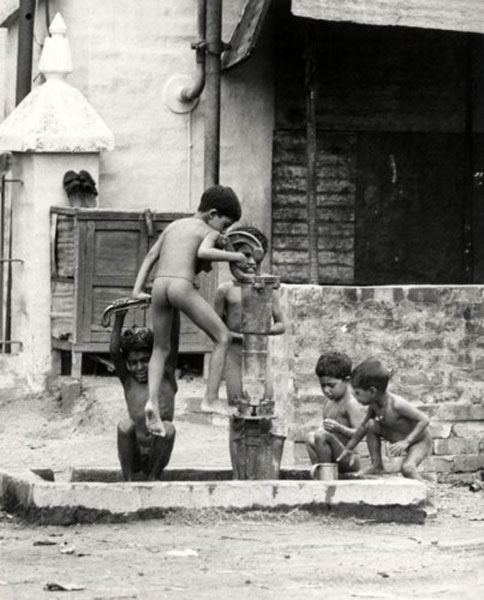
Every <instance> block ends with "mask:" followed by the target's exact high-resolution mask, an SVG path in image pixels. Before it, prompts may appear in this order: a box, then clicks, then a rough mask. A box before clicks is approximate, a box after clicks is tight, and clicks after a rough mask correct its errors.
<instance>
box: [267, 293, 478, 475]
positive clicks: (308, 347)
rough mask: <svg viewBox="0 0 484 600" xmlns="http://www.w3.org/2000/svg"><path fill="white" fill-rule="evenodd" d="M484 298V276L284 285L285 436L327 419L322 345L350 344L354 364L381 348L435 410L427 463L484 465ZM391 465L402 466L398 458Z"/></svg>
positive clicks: (280, 348)
mask: <svg viewBox="0 0 484 600" xmlns="http://www.w3.org/2000/svg"><path fill="white" fill-rule="evenodd" d="M483 298H484V286H446V287H441V286H435V287H414V286H409V287H402V286H399V287H374V288H371V287H366V288H358V287H322V286H310V285H300V286H298V285H283V286H282V289H281V301H282V307H283V310H284V313H285V315H286V319H287V323H288V327H287V333H286V334H285V336H283V338H284V339H276V338H274V339H273V340H271V344H272V360H273V375H274V382H275V393H276V401H277V406H278V409H277V410H278V414H279V420H280V422H281V424H284V428H285V431H286V434H287V435H288V438H289V439H290V440H293V441H297V440H300V439H301V438H302V436H303V434H304V433H305V432H306V431H308V430H310V429H311V428H313V427H315V426H316V425H317V424H318V423H320V420H321V404H320V402H321V391H320V389H319V383H318V380H317V378H316V375H315V373H314V367H315V364H316V361H317V359H318V356H319V354H320V353H321V352H323V351H326V350H329V349H335V350H339V351H343V352H346V353H347V354H348V355H349V356H350V357H351V358H352V360H353V364H355V365H356V364H357V363H358V362H360V361H362V360H364V359H365V358H368V357H369V356H377V357H379V358H380V359H382V360H383V361H385V362H386V364H387V365H388V366H390V367H391V368H394V369H395V374H394V376H393V377H392V380H391V382H390V386H391V387H390V389H391V390H392V391H394V392H395V393H397V394H401V395H402V396H404V397H405V398H407V399H408V400H410V401H411V402H412V403H413V404H415V406H418V407H419V408H422V410H424V411H425V412H427V414H428V415H429V416H430V418H431V432H432V436H433V438H434V442H433V453H432V456H431V457H430V458H429V459H428V460H427V461H426V462H425V464H424V466H423V468H424V470H426V471H432V470H435V471H436V472H437V473H438V476H439V480H440V481H449V482H452V481H455V480H464V481H466V480H470V479H472V477H473V475H472V473H473V472H475V471H476V470H478V469H482V468H484V323H483V322H482V315H483V312H484V307H483ZM297 445H298V444H297ZM364 445H365V444H364V443H363V444H362V446H364ZM387 466H388V468H389V469H394V468H395V469H396V468H398V459H397V460H395V459H391V460H390V459H387Z"/></svg>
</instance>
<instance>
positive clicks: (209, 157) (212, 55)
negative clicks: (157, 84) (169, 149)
mask: <svg viewBox="0 0 484 600" xmlns="http://www.w3.org/2000/svg"><path fill="white" fill-rule="evenodd" d="M221 34H222V0H198V35H199V41H198V42H196V43H195V44H192V48H194V49H195V50H196V51H197V73H196V76H195V79H194V80H193V79H191V78H189V77H187V76H185V75H174V76H173V77H171V78H170V79H169V80H168V81H167V82H166V84H165V87H164V88H163V100H164V102H165V104H166V105H167V107H168V108H169V109H170V110H172V111H173V112H175V113H180V114H182V113H187V112H190V111H192V110H193V109H194V108H195V107H196V106H197V103H198V98H199V96H200V94H201V93H202V90H203V89H205V98H206V102H205V140H204V155H205V156H204V173H203V185H204V189H207V188H208V187H210V186H211V185H214V184H216V183H218V182H219V170H220V71H221V55H222V52H223V51H224V50H226V49H227V45H225V44H224V43H223V42H222V40H221Z"/></svg>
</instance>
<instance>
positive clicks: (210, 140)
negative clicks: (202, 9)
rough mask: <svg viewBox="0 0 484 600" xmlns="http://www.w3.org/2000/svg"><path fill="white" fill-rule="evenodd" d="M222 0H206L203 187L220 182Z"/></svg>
mask: <svg viewBox="0 0 484 600" xmlns="http://www.w3.org/2000/svg"><path fill="white" fill-rule="evenodd" d="M221 34H222V0H207V20H206V35H207V55H206V58H205V73H206V75H205V98H206V107H205V156H204V178H203V182H204V188H205V189H207V188H208V187H210V186H211V185H214V184H217V183H218V182H219V173H220V56H221V54H222V40H221Z"/></svg>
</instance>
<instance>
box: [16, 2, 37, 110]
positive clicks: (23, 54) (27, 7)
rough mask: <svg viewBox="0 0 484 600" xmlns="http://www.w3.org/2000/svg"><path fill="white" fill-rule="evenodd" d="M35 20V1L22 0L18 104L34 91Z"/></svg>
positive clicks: (19, 27) (18, 49)
mask: <svg viewBox="0 0 484 600" xmlns="http://www.w3.org/2000/svg"><path fill="white" fill-rule="evenodd" d="M34 20H35V0H20V5H19V17H18V45H17V86H16V93H15V103H16V104H19V103H20V102H21V101H22V100H23V99H24V98H25V96H27V94H29V92H30V90H31V89H32V47H33V39H34Z"/></svg>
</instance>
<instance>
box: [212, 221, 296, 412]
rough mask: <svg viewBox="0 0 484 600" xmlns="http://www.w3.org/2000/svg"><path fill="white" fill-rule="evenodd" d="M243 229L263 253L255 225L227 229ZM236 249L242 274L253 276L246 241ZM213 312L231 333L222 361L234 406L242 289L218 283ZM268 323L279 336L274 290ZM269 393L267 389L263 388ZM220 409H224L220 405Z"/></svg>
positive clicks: (239, 364) (281, 326)
mask: <svg viewBox="0 0 484 600" xmlns="http://www.w3.org/2000/svg"><path fill="white" fill-rule="evenodd" d="M237 231H243V232H246V233H250V234H251V235H253V236H254V237H255V238H257V239H258V240H259V242H260V243H261V246H262V249H263V250H264V253H265V252H267V247H268V242H267V238H266V236H265V235H264V234H263V233H262V231H260V230H259V229H257V228H256V227H249V226H243V227H242V226H241V227H237V228H236V229H231V233H235V232H237ZM238 248H239V250H240V252H242V254H243V255H244V256H245V258H246V263H245V265H244V266H242V267H241V268H240V270H241V271H242V272H243V273H244V274H245V275H255V273H256V268H257V263H256V260H255V258H254V251H253V249H252V247H251V246H250V245H249V244H240V245H239V246H238ZM214 307H215V312H216V313H217V314H218V316H219V317H220V318H221V319H222V320H223V321H224V323H225V324H226V325H227V327H228V328H229V330H230V333H231V334H232V343H231V344H230V347H229V351H228V354H227V362H226V363H225V384H226V388H227V399H228V404H229V406H234V405H235V404H236V400H237V399H240V398H241V397H242V339H243V334H242V333H241V332H240V330H241V326H242V288H241V287H240V286H237V285H235V283H234V282H233V281H226V282H224V283H222V284H221V285H219V287H218V288H217V291H216V292H215V301H214ZM272 320H273V322H272V326H271V331H270V335H280V334H282V333H284V331H285V329H286V326H285V324H284V317H283V314H282V311H281V307H280V303H279V295H278V292H277V290H274V291H273V293H272ZM266 381H267V384H268V386H269V387H270V376H269V374H268V376H267V380H266ZM266 393H267V395H268V396H271V395H272V393H271V390H270V389H269V390H267V391H266ZM220 404H221V403H220ZM221 412H225V411H224V410H223V408H221Z"/></svg>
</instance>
